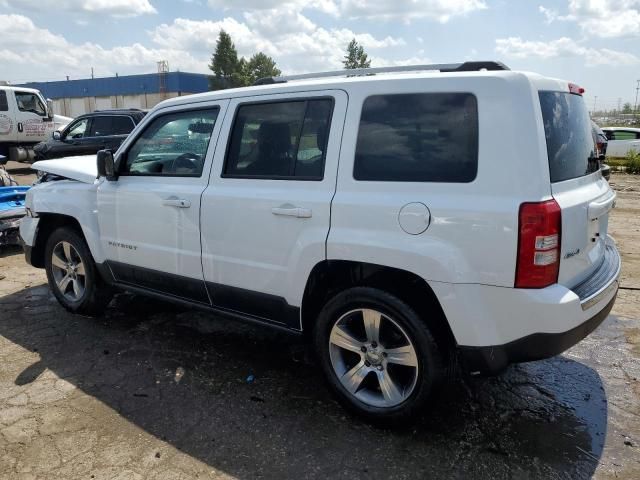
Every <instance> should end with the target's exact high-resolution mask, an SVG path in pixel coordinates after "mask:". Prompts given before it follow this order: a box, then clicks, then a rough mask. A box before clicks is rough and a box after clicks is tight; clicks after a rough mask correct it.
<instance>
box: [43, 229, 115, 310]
mask: <svg viewBox="0 0 640 480" xmlns="http://www.w3.org/2000/svg"><path fill="white" fill-rule="evenodd" d="M45 269H46V272H47V279H48V281H49V287H50V288H51V290H52V292H53V294H54V295H55V297H56V298H57V299H58V301H59V302H60V304H61V305H62V306H63V307H64V308H66V309H67V310H69V311H70V312H73V313H81V314H85V315H97V314H99V313H101V312H102V311H103V310H104V308H105V307H106V306H107V304H108V303H109V301H110V300H111V297H112V291H111V289H110V288H109V286H108V285H106V284H105V283H104V282H103V281H102V278H100V275H99V274H98V271H97V269H96V266H95V263H94V261H93V257H92V256H91V252H90V251H89V247H88V246H87V244H86V242H85V241H84V239H83V238H82V237H81V236H80V235H79V234H78V233H77V232H76V231H75V230H73V229H71V228H68V227H62V228H59V229H57V230H55V231H54V232H53V233H52V234H51V236H50V237H49V239H48V240H47V245H46V248H45Z"/></svg>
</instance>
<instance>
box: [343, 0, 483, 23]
mask: <svg viewBox="0 0 640 480" xmlns="http://www.w3.org/2000/svg"><path fill="white" fill-rule="evenodd" d="M486 8H487V4H486V3H485V2H484V1H483V0H340V3H339V9H340V13H341V14H343V15H347V16H349V17H352V18H371V19H383V20H390V19H399V20H404V21H410V20H413V19H420V18H425V19H428V20H437V21H439V22H441V23H446V22H448V21H449V20H450V19H451V18H452V17H455V16H460V15H466V14H468V13H471V12H474V11H477V10H484V9H486Z"/></svg>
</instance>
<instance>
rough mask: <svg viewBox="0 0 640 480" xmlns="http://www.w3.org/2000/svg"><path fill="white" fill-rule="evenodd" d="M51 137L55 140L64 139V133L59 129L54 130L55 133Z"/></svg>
mask: <svg viewBox="0 0 640 480" xmlns="http://www.w3.org/2000/svg"><path fill="white" fill-rule="evenodd" d="M51 137H52V138H53V139H54V140H61V139H62V134H61V133H60V132H59V131H57V130H56V131H55V132H53V133H52V134H51Z"/></svg>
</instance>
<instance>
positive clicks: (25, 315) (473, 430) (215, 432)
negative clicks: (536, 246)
mask: <svg viewBox="0 0 640 480" xmlns="http://www.w3.org/2000/svg"><path fill="white" fill-rule="evenodd" d="M625 181H626V180H625ZM625 185H626V184H625ZM634 185H635V187H634V186H633V185H632V186H631V187H629V186H625V187H624V188H625V189H627V188H636V187H637V189H636V190H637V191H635V193H634V191H631V193H628V194H623V195H620V197H619V202H618V203H619V208H618V209H617V210H616V212H615V214H614V216H613V217H612V220H611V230H612V231H613V232H614V234H615V235H616V237H618V238H619V241H620V244H619V247H620V251H621V253H622V256H623V263H624V271H623V277H622V278H623V280H622V284H623V287H624V289H623V290H621V291H620V294H619V297H618V301H617V303H616V305H615V306H614V310H613V312H612V313H613V314H612V315H611V316H610V317H609V318H608V319H607V320H606V321H605V323H604V324H603V325H602V326H600V327H599V328H598V329H597V330H596V331H595V332H594V333H593V334H592V335H590V336H589V337H588V338H587V339H585V340H584V341H583V342H581V343H580V344H578V345H577V346H576V347H574V348H572V349H571V350H569V351H568V352H566V353H565V354H564V355H561V356H558V357H556V358H553V359H549V360H545V361H541V362H535V363H530V364H523V365H518V366H513V367H510V368H509V369H508V370H507V372H505V373H504V374H503V375H501V376H499V377H495V378H465V379H458V380H456V381H453V382H452V383H451V384H450V385H448V386H447V387H446V388H445V389H444V390H443V392H442V393H441V395H440V396H439V397H438V398H436V399H435V400H434V402H433V404H432V405H431V406H430V407H429V408H428V409H426V410H425V412H424V416H423V418H419V419H416V421H415V424H414V425H412V426H410V427H407V428H403V429H397V430H383V429H379V428H375V427H372V426H369V425H367V424H364V423H362V422H361V421H359V420H357V419H354V418H352V417H350V416H349V415H347V414H346V413H345V412H344V410H343V409H342V408H341V407H340V406H339V405H338V404H337V403H336V402H335V401H334V400H333V398H332V397H331V396H330V395H329V394H328V391H327V389H326V388H325V387H324V385H323V380H322V377H321V375H320V371H319V368H317V367H316V365H315V364H314V363H313V360H312V356H311V355H310V354H309V352H308V350H307V347H306V346H305V345H304V344H302V343H301V342H300V341H299V340H298V339H296V338H290V337H286V336H283V335H282V334H279V333H275V332H272V331H270V330H266V329H262V328H259V327H253V326H248V325H244V324H239V323H234V322H229V321H225V320H221V319H218V318H215V317H213V316H211V315H207V314H203V313H200V312H195V311H190V310H186V309H183V308H180V307H175V306H173V305H169V304H164V303H162V302H158V301H156V300H149V299H146V298H143V297H140V296H134V295H129V294H124V295H120V296H119V297H117V298H116V300H115V301H114V302H113V303H112V304H111V306H110V307H109V309H108V310H107V313H106V315H105V316H104V317H102V318H98V319H91V318H85V317H81V316H74V315H70V314H68V313H67V312H66V311H64V310H63V309H62V308H61V307H60V306H59V305H58V304H57V302H56V301H55V299H54V298H53V296H52V295H51V294H50V293H49V291H48V288H47V286H46V282H45V276H44V273H43V271H41V270H37V269H33V268H31V267H28V266H26V265H25V263H24V260H23V257H22V255H21V253H20V252H19V250H17V249H13V250H3V251H1V252H0V272H1V273H2V274H4V275H6V278H5V279H3V280H0V479H2V480H5V479H6V480H14V479H17V480H33V479H46V480H57V479H60V480H62V479H65V480H68V479H76V478H78V479H97V480H102V479H105V480H106V479H122V480H129V479H191V478H240V479H248V478H267V479H271V478H273V479H281V478H318V479H320V478H349V479H359V478H367V479H369V478H370V479H386V478H394V479H403V478H421V479H425V478H465V479H466V478H474V479H475V478H491V479H501V478H505V479H506V478H516V479H520V478H523V479H527V478H530V479H540V478H545V479H546V478H550V479H557V478H571V479H576V478H579V479H581V478H590V477H596V478H605V479H609V478H611V479H614V478H619V479H638V478H640V383H639V379H640V291H639V290H636V288H640V261H638V258H640V257H639V256H638V255H639V254H640V247H638V245H640V242H638V240H639V239H640V220H638V219H639V218H640V215H639V214H640V181H636V182H635V183H634ZM625 195H626V196H625ZM251 376H253V381H251Z"/></svg>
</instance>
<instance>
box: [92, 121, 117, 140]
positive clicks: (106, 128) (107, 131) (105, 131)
mask: <svg viewBox="0 0 640 480" xmlns="http://www.w3.org/2000/svg"><path fill="white" fill-rule="evenodd" d="M112 130H113V129H112V127H111V117H93V121H92V122H91V132H90V133H89V136H90V137H105V136H107V135H113V131H112Z"/></svg>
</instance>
